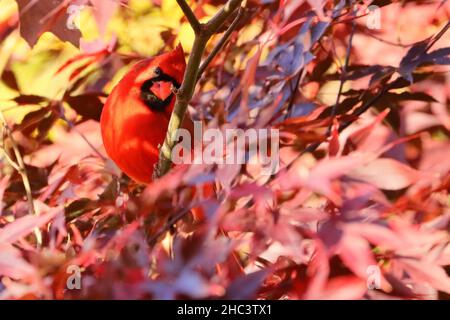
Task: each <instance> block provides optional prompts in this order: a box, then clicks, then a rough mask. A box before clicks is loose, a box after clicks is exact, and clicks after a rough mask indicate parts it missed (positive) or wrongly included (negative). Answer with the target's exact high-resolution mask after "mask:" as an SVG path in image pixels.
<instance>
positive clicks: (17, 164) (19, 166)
mask: <svg viewBox="0 0 450 320" xmlns="http://www.w3.org/2000/svg"><path fill="white" fill-rule="evenodd" d="M0 121H1V123H2V136H1V139H2V143H1V145H0V147H1V149H2V153H3V154H4V155H5V159H6V161H8V163H9V164H10V165H11V166H12V167H13V168H14V169H15V170H17V172H18V173H19V174H20V177H21V178H22V183H23V187H24V189H25V193H26V196H27V202H28V213H29V214H30V215H37V212H36V209H35V207H34V201H33V194H32V192H31V185H30V179H29V178H28V174H27V169H26V167H25V163H24V161H23V158H22V155H21V154H20V150H19V146H18V145H17V142H16V141H15V140H14V137H13V135H12V132H11V129H10V128H9V126H8V123H7V122H6V119H5V116H4V115H3V112H2V111H1V110H0ZM5 133H6V135H7V136H8V138H9V140H10V142H11V146H12V148H13V150H14V155H15V158H16V161H14V160H13V159H12V157H11V156H10V155H9V154H8V152H7V150H6V147H5V143H4V134H5ZM33 231H34V235H35V237H36V243H37V245H38V247H40V246H41V245H42V234H41V231H40V230H39V228H34V230H33Z"/></svg>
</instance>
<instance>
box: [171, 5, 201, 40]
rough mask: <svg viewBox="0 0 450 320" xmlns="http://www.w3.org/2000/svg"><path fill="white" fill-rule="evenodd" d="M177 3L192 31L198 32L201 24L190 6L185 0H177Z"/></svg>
mask: <svg viewBox="0 0 450 320" xmlns="http://www.w3.org/2000/svg"><path fill="white" fill-rule="evenodd" d="M177 3H178V5H179V6H180V8H181V10H183V13H184V15H185V16H186V19H187V20H188V21H189V24H190V25H191V27H192V29H193V30H194V33H195V34H199V33H200V31H201V30H202V26H201V24H200V21H198V19H197V17H196V16H195V13H194V12H193V11H192V9H191V7H190V6H189V5H188V4H187V2H186V0H177Z"/></svg>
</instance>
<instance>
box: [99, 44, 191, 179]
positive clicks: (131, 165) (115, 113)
mask: <svg viewBox="0 0 450 320" xmlns="http://www.w3.org/2000/svg"><path fill="white" fill-rule="evenodd" d="M185 69H186V61H185V58H184V52H183V48H182V47H181V45H178V47H177V48H176V49H175V50H173V51H170V52H167V53H164V54H162V55H159V56H156V57H153V58H150V59H146V60H143V61H140V62H138V63H137V64H135V65H134V66H133V67H132V68H131V70H130V71H129V72H128V73H127V74H126V75H125V76H124V77H123V78H122V80H120V82H119V83H118V84H117V85H116V87H115V88H114V89H113V91H112V92H111V94H110V95H109V97H108V99H107V101H106V103H105V106H104V107H103V111H102V115H101V119H100V124H101V131H102V138H103V144H104V146H105V149H106V152H107V153H108V155H109V157H110V158H111V159H112V160H113V161H114V162H115V163H116V164H117V166H118V167H119V168H120V169H121V170H122V171H123V172H125V173H126V174H127V175H128V176H129V177H130V178H132V179H133V180H135V181H137V182H141V183H150V182H151V180H152V174H153V169H154V165H155V164H156V162H157V161H158V154H159V150H158V145H162V144H163V142H164V138H165V135H166V130H167V126H168V124H169V119H170V114H171V112H172V110H173V107H174V104H175V94H174V93H173V89H174V88H178V87H179V86H180V84H181V82H182V80H183V76H184V71H185Z"/></svg>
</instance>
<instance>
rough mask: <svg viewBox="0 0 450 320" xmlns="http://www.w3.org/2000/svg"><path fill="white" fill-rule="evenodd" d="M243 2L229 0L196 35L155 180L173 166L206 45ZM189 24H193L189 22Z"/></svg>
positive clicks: (240, 0)
mask: <svg viewBox="0 0 450 320" xmlns="http://www.w3.org/2000/svg"><path fill="white" fill-rule="evenodd" d="M242 1H243V0H229V1H228V2H227V3H226V4H225V6H224V7H223V8H222V9H221V10H219V12H218V13H217V14H216V15H215V16H214V17H213V18H211V20H210V21H208V22H207V23H206V24H205V25H201V30H200V32H199V33H197V34H196V35H195V39H194V44H193V46H192V51H191V55H190V57H189V60H188V64H187V67H186V72H185V74H184V78H183V83H182V84H181V87H180V89H179V90H178V91H177V95H176V96H177V99H176V102H175V106H174V109H173V112H172V115H171V117H170V121H169V126H168V129H167V134H166V139H165V140H164V144H163V145H162V147H161V149H160V152H159V161H158V164H157V166H156V167H155V172H154V174H153V177H154V178H158V177H161V176H163V175H164V174H166V173H167V172H168V171H169V169H170V166H171V155H172V149H173V147H174V146H175V143H176V139H175V138H176V135H177V131H178V129H179V128H180V126H181V124H182V123H183V119H184V115H185V113H186V110H187V107H188V103H189V101H190V100H191V98H192V96H193V95H194V90H195V86H196V84H197V79H198V75H199V67H200V63H201V60H202V56H203V53H204V51H205V48H206V44H207V43H208V41H209V39H210V38H211V37H212V36H213V35H214V34H215V33H216V32H217V31H218V30H219V28H220V27H221V26H222V24H223V23H224V22H225V21H226V20H227V19H228V17H229V16H230V15H231V14H232V13H233V12H234V11H235V10H236V9H237V8H238V7H239V6H240V4H241V2H242ZM189 22H191V21H190V20H189Z"/></svg>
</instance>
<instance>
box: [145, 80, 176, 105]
mask: <svg viewBox="0 0 450 320" xmlns="http://www.w3.org/2000/svg"><path fill="white" fill-rule="evenodd" d="M150 91H151V92H153V94H154V95H155V96H156V97H158V98H159V99H161V100H163V101H164V100H166V99H167V98H168V97H169V96H170V95H171V94H172V82H170V81H157V82H154V83H153V85H152V87H151V88H150Z"/></svg>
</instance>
